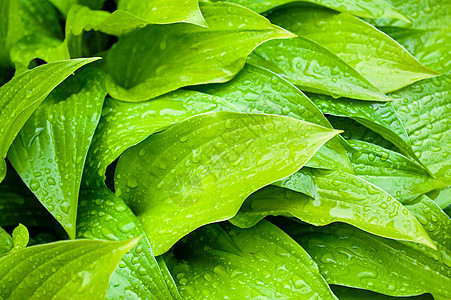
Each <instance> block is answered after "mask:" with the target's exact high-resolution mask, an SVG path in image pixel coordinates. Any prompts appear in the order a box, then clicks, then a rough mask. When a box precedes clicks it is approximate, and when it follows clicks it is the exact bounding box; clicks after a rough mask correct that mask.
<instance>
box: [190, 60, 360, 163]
mask: <svg viewBox="0 0 451 300" xmlns="http://www.w3.org/2000/svg"><path fill="white" fill-rule="evenodd" d="M199 89H200V90H202V91H203V92H206V93H209V94H213V95H216V96H219V97H222V98H224V99H226V100H227V101H229V102H230V103H232V104H234V105H235V106H236V107H238V109H239V110H240V111H241V112H248V113H266V114H275V115H286V116H289V117H293V118H295V119H299V120H302V121H307V122H311V123H315V124H318V125H321V126H324V127H328V128H332V126H331V125H330V123H329V121H327V119H326V117H324V115H323V113H322V112H321V111H320V110H319V109H318V108H317V107H316V106H315V105H314V104H313V103H312V102H311V101H310V100H309V99H308V98H307V97H306V96H305V95H304V94H303V93H302V92H301V91H300V90H298V89H297V88H296V87H295V86H293V85H292V84H291V83H289V82H288V81H286V80H284V79H283V78H281V77H280V76H278V75H277V74H274V73H272V72H271V71H268V70H265V69H263V68H260V67H257V66H253V65H249V64H246V65H245V66H244V68H243V70H241V72H240V73H238V75H237V76H235V77H234V78H233V79H232V80H230V81H228V82H226V83H222V84H210V85H204V86H200V87H199ZM341 143H342V141H341V139H340V137H335V138H333V139H331V140H330V141H328V142H327V143H326V144H325V145H324V146H323V147H321V148H320V149H319V150H318V152H317V153H316V154H315V155H314V156H313V157H312V158H311V159H310V161H309V162H308V163H307V166H310V167H317V168H324V169H343V170H346V171H349V172H352V167H351V165H350V163H349V158H348V157H347V154H346V150H345V149H344V147H343V145H342V144H341Z"/></svg>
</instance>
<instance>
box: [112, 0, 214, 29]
mask: <svg viewBox="0 0 451 300" xmlns="http://www.w3.org/2000/svg"><path fill="white" fill-rule="evenodd" d="M117 8H118V9H121V10H125V11H128V12H130V13H132V14H134V15H136V16H138V17H139V18H142V19H144V20H146V21H148V22H149V23H154V24H168V23H175V22H186V23H193V24H197V25H201V26H205V25H206V23H205V20H204V18H203V17H202V13H201V12H200V10H199V4H198V1H197V0H188V1H186V0H166V1H160V0H148V1H141V0H120V1H119V3H118V5H117Z"/></svg>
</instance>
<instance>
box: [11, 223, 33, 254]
mask: <svg viewBox="0 0 451 300" xmlns="http://www.w3.org/2000/svg"><path fill="white" fill-rule="evenodd" d="M12 238H13V244H14V248H13V249H11V252H16V251H18V250H20V249H23V248H25V247H27V245H28V241H29V240H30V235H29V233H28V229H27V227H25V226H23V225H22V224H19V225H18V226H17V227H16V228H14V230H13V234H12Z"/></svg>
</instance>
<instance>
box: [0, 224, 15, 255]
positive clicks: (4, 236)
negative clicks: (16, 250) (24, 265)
mask: <svg viewBox="0 0 451 300" xmlns="http://www.w3.org/2000/svg"><path fill="white" fill-rule="evenodd" d="M13 247H14V243H13V239H12V238H11V235H9V233H7V232H6V231H5V229H3V228H1V227H0V257H2V255H3V254H4V253H8V252H9V251H11V249H12V248H13Z"/></svg>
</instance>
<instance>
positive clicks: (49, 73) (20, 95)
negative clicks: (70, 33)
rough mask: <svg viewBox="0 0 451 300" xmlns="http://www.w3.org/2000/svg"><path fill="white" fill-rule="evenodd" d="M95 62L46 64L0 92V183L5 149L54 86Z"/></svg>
mask: <svg viewBox="0 0 451 300" xmlns="http://www.w3.org/2000/svg"><path fill="white" fill-rule="evenodd" d="M95 60H97V58H81V59H73V60H66V61H59V62H54V63H48V64H46V65H43V66H40V67H37V68H34V69H33V70H30V71H27V72H24V73H22V74H21V75H19V76H17V77H15V78H13V79H12V80H11V81H9V82H8V83H6V84H5V85H3V86H2V87H1V88H0V156H1V158H0V182H1V181H2V180H3V178H4V177H5V175H6V162H5V161H4V158H5V157H6V154H7V152H8V149H9V146H10V145H11V143H12V142H13V140H14V138H15V137H16V135H17V134H18V133H19V131H20V130H21V128H22V126H23V125H24V124H25V122H26V121H27V119H28V118H29V117H30V116H31V115H32V114H33V112H34V111H35V110H36V108H37V107H38V106H39V104H41V102H42V101H43V100H44V99H45V98H46V97H47V95H48V94H49V93H50V92H51V91H52V90H53V89H54V88H55V87H56V86H57V85H58V84H60V83H61V82H62V81H63V80H64V79H66V78H67V77H68V76H69V75H70V74H71V73H72V72H74V71H75V70H77V69H78V68H80V67H82V66H84V65H86V64H88V63H90V62H92V61H95ZM24 99H25V100H24Z"/></svg>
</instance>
